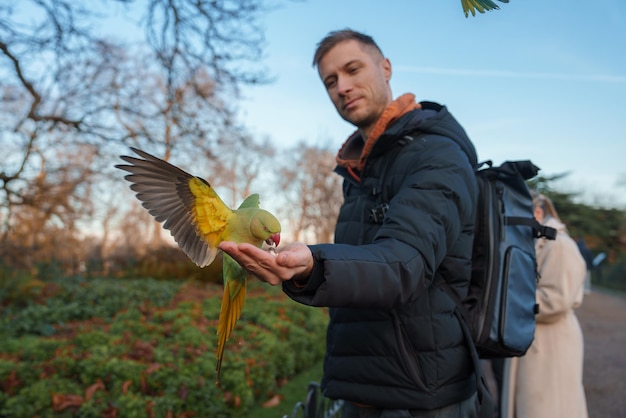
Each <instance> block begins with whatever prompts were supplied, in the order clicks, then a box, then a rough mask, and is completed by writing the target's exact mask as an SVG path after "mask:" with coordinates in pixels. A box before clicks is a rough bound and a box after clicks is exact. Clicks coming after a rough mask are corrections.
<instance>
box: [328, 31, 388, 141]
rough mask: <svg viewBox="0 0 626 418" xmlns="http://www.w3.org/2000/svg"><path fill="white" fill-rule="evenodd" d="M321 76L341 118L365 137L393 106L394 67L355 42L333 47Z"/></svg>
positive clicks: (378, 54) (374, 52)
mask: <svg viewBox="0 0 626 418" xmlns="http://www.w3.org/2000/svg"><path fill="white" fill-rule="evenodd" d="M318 72H319V75H320V78H321V79H322V82H323V83H324V86H325V87H326V91H327V92H328V96H329V97H330V100H331V101H332V102H333V104H334V105H335V108H336V109H337V111H338V112H339V114H340V115H341V117H342V118H343V119H344V120H346V121H347V122H350V123H352V124H353V125H355V126H356V127H357V128H359V130H361V133H362V134H363V135H364V136H365V137H366V136H367V135H369V133H370V131H371V129H372V127H373V126H374V124H375V123H376V121H377V120H378V118H379V117H380V115H381V114H382V113H383V111H384V110H385V108H386V107H387V106H388V105H389V103H391V101H392V96H391V89H390V87H389V79H390V78H391V64H390V63H389V60H387V59H385V58H383V57H382V56H381V55H380V53H378V51H376V50H374V49H373V48H369V47H367V46H363V45H361V44H360V43H359V42H357V41H355V40H349V41H344V42H341V43H339V44H337V45H336V46H334V47H333V48H332V49H331V50H330V51H328V53H326V55H324V57H323V58H322V59H321V60H320V62H319V65H318Z"/></svg>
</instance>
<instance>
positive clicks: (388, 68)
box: [381, 58, 391, 81]
mask: <svg viewBox="0 0 626 418" xmlns="http://www.w3.org/2000/svg"><path fill="white" fill-rule="evenodd" d="M381 65H382V66H383V71H384V73H385V80H386V81H389V80H391V61H389V58H383V61H382V63H381Z"/></svg>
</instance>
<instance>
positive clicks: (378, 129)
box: [336, 93, 421, 181]
mask: <svg viewBox="0 0 626 418" xmlns="http://www.w3.org/2000/svg"><path fill="white" fill-rule="evenodd" d="M419 108H421V105H420V104H419V103H415V95H414V94H411V93H406V94H403V95H402V96H400V97H398V98H397V99H396V100H394V101H393V102H392V103H391V104H390V105H389V106H387V108H386V109H385V111H384V112H383V114H382V115H380V118H379V119H378V121H376V124H375V125H374V128H373V129H372V132H371V133H370V135H369V137H367V139H363V138H361V137H360V136H359V131H358V130H357V131H355V132H354V133H353V134H352V135H350V137H348V139H347V140H346V142H345V143H344V144H343V146H342V147H341V149H340V150H339V152H338V153H337V158H336V161H337V164H338V165H339V166H341V167H346V168H347V169H348V171H349V172H350V174H351V175H352V176H353V177H354V178H355V179H356V180H358V181H360V180H361V179H360V177H359V175H358V173H360V172H361V171H363V167H365V162H366V161H367V157H368V156H369V155H370V153H371V152H372V149H373V148H374V145H375V144H376V142H377V141H378V138H380V136H381V135H382V134H383V132H385V131H386V130H387V128H388V127H389V126H390V125H391V124H392V123H393V122H395V121H396V120H398V119H399V118H400V117H401V116H402V115H404V114H405V113H407V112H410V111H411V110H415V109H419ZM356 141H363V142H364V143H363V145H361V146H362V148H363V149H362V150H361V155H360V157H359V158H355V159H344V158H343V156H344V152H345V151H346V149H347V148H348V147H350V146H351V147H358V146H359V144H356Z"/></svg>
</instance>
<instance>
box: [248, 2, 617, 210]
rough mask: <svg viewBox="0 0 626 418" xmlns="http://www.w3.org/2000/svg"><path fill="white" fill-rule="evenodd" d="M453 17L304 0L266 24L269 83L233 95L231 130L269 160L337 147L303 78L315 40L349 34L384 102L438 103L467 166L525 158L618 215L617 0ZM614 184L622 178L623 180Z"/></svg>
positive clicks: (314, 89) (450, 10) (434, 10)
mask: <svg viewBox="0 0 626 418" xmlns="http://www.w3.org/2000/svg"><path fill="white" fill-rule="evenodd" d="M499 4H500V6H501V8H500V10H495V11H492V12H488V13H485V14H479V15H477V16H475V17H472V16H471V15H470V17H469V18H465V15H464V14H463V10H462V7H461V1H460V0H412V1H409V0H405V1H398V0H388V1H384V2H383V1H374V0H308V1H292V2H287V3H286V4H285V5H284V6H283V7H281V8H279V9H277V10H275V11H273V12H271V13H270V14H269V15H267V16H266V17H265V18H264V20H263V24H264V26H265V29H266V39H267V57H266V60H265V61H264V64H265V65H266V66H267V67H268V69H269V71H270V73H271V75H273V76H274V77H275V81H274V82H273V83H272V84H269V85H265V86H260V87H247V88H245V89H243V94H244V99H243V101H242V103H241V120H242V122H244V123H245V124H246V125H248V126H249V127H250V128H251V130H252V131H253V133H254V134H255V136H259V137H262V136H268V137H270V138H271V139H272V141H273V142H274V143H275V144H276V145H277V146H278V147H279V148H288V147H289V146H291V145H295V144H296V143H298V142H299V141H301V140H304V141H307V142H310V143H313V144H322V145H329V146H330V147H331V148H333V149H335V148H338V147H339V146H340V145H341V144H342V143H343V141H344V140H345V138H346V137H347V136H348V135H349V134H350V133H351V132H352V131H353V130H354V128H353V127H352V126H351V125H349V124H347V123H346V122H344V121H343V120H342V119H340V118H339V116H338V115H337V113H336V112H335V110H334V108H333V106H332V104H331V102H330V100H329V99H328V97H327V96H326V93H325V91H324V89H323V87H322V84H321V82H320V80H319V78H318V76H317V72H316V70H315V69H314V68H313V67H312V66H311V60H312V55H313V52H314V49H315V45H316V44H317V42H318V41H319V40H320V39H321V38H322V37H323V36H324V35H326V34H327V33H328V32H329V31H331V30H335V29H341V28H345V27H350V28H353V29H356V30H359V31H363V32H365V33H367V34H369V35H371V36H373V37H374V39H375V40H376V41H377V42H378V44H379V46H380V47H381V49H382V50H383V53H384V54H385V55H386V56H387V57H388V58H389V59H390V60H391V63H392V67H393V76H392V80H391V87H392V90H393V92H394V95H395V96H398V95H400V94H402V93H405V92H411V93H414V94H415V95H416V96H417V99H418V100H430V101H436V102H439V103H441V104H444V105H446V106H447V107H448V109H449V110H450V111H451V112H452V114H453V115H455V117H456V118H457V119H458V120H459V121H460V122H461V123H462V124H463V126H464V127H465V129H466V131H467V132H468V134H469V135H470V137H471V138H472V139H473V141H474V144H475V146H476V148H477V150H478V154H479V159H481V160H486V159H491V160H493V161H494V162H495V163H501V162H503V161H505V160H513V159H531V160H532V161H533V162H535V164H536V165H538V166H539V167H541V169H542V174H544V175H554V174H558V173H564V172H570V173H571V174H570V175H569V176H568V177H567V178H566V179H565V180H563V181H561V182H560V183H558V186H559V188H560V189H562V190H564V191H579V192H583V197H584V199H585V201H586V202H588V203H600V204H603V205H618V204H619V205H621V206H626V186H621V187H618V186H617V182H618V179H620V178H622V177H626V162H625V159H626V126H625V124H624V120H625V119H626V1H624V0H597V1H588V2H580V1H577V0H569V1H565V0H510V3H508V4H502V3H499ZM625 181H626V180H625Z"/></svg>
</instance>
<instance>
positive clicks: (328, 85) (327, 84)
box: [326, 80, 336, 90]
mask: <svg viewBox="0 0 626 418" xmlns="http://www.w3.org/2000/svg"><path fill="white" fill-rule="evenodd" d="M335 84H336V80H329V81H327V82H326V89H327V90H328V89H331V88H333V87H334V85H335Z"/></svg>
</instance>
